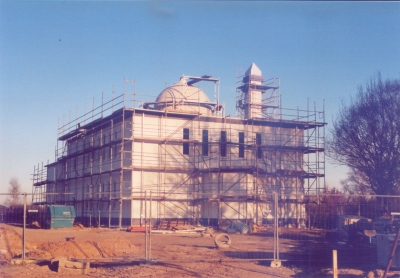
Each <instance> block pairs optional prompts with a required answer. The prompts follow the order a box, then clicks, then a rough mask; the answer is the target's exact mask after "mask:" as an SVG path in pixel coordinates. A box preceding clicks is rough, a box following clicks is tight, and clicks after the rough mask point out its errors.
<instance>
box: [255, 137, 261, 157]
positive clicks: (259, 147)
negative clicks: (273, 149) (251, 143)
mask: <svg viewBox="0 0 400 278" xmlns="http://www.w3.org/2000/svg"><path fill="white" fill-rule="evenodd" d="M256 144H257V158H262V148H261V134H260V133H257V134H256Z"/></svg>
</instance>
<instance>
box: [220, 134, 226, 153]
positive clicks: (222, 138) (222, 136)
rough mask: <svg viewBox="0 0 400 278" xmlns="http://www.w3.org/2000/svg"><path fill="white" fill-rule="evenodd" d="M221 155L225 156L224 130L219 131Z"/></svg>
mask: <svg viewBox="0 0 400 278" xmlns="http://www.w3.org/2000/svg"><path fill="white" fill-rule="evenodd" d="M221 156H223V157H225V156H226V131H225V130H222V131H221Z"/></svg>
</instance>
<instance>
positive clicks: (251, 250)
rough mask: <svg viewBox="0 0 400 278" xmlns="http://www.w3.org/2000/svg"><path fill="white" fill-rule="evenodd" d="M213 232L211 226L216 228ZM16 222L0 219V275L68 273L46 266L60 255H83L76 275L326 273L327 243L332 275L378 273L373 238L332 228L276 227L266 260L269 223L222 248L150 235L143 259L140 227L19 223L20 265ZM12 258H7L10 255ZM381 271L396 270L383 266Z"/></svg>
mask: <svg viewBox="0 0 400 278" xmlns="http://www.w3.org/2000/svg"><path fill="white" fill-rule="evenodd" d="M216 233H218V232H217V231H216ZM21 235H22V228H21V227H18V226H12V225H6V224H0V251H1V253H0V277H70V276H71V275H70V274H63V273H58V272H56V271H55V270H54V269H52V267H51V264H50V260H51V259H53V258H57V257H64V258H67V259H69V260H76V261H82V262H83V261H85V262H90V269H89V273H88V274H86V275H73V276H77V277H80V276H82V277H87V276H89V277H255V278H256V277H332V274H333V271H332V250H338V267H339V270H338V273H339V277H349V278H350V277H351V278H353V277H379V274H380V273H383V271H382V268H380V267H379V266H378V265H377V252H376V245H374V244H370V243H369V242H359V243H353V244H350V243H345V244H344V243H343V242H340V241H338V239H337V238H336V233H335V232H334V231H323V230H312V231H309V230H301V229H287V228H281V229H280V244H279V248H280V250H279V251H280V259H282V266H281V267H278V268H274V267H270V263H271V260H266V259H272V258H273V234H272V231H266V232H264V233H253V234H231V235H230V238H231V241H232V244H231V246H230V248H226V249H217V248H216V247H215V245H214V239H213V237H202V236H201V235H200V234H199V233H170V234H152V235H151V246H152V248H151V254H150V255H151V261H150V262H147V263H146V262H145V260H144V258H145V246H146V244H145V234H144V233H133V232H126V231H121V230H117V229H113V230H109V229H101V228H100V229H98V228H79V227H74V228H68V229H67V228H63V229H55V230H43V229H30V228H29V229H26V257H27V258H28V259H34V261H32V263H29V264H26V265H12V264H11V263H10V262H12V261H15V258H21V253H22V246H21ZM13 258H14V260H13ZM388 277H400V271H397V270H391V271H390V273H389V276H388Z"/></svg>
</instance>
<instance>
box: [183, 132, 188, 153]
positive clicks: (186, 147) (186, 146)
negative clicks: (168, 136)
mask: <svg viewBox="0 0 400 278" xmlns="http://www.w3.org/2000/svg"><path fill="white" fill-rule="evenodd" d="M183 139H186V140H188V139H189V129H188V128H184V129H183ZM183 154H189V143H187V142H184V143H183Z"/></svg>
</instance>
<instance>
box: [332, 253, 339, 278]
mask: <svg viewBox="0 0 400 278" xmlns="http://www.w3.org/2000/svg"><path fill="white" fill-rule="evenodd" d="M332 257H333V278H338V269H337V250H332Z"/></svg>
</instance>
